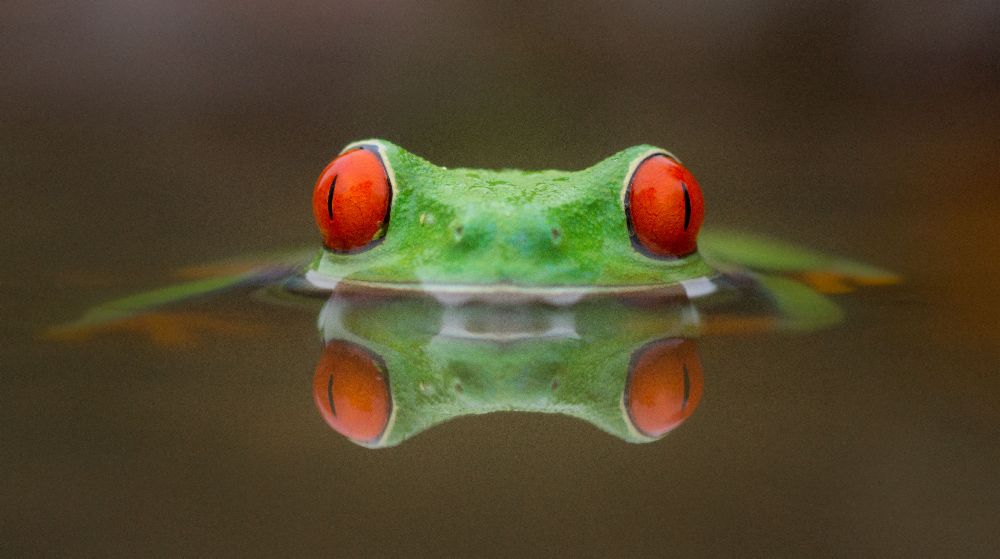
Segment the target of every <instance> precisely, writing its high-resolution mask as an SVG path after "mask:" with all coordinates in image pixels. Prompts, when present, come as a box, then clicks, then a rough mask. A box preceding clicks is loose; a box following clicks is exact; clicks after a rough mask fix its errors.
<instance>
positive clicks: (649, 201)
mask: <svg viewBox="0 0 1000 559" xmlns="http://www.w3.org/2000/svg"><path fill="white" fill-rule="evenodd" d="M625 218H626V220H627V223H628V231H629V235H631V237H632V242H633V244H634V245H635V246H636V247H637V248H639V249H640V250H641V251H642V252H644V253H646V254H648V255H650V256H655V257H661V258H679V257H681V256H687V255H688V254H691V253H692V252H694V251H695V249H696V248H697V245H696V241H697V239H698V230H699V229H700V228H701V222H702V220H703V219H704V218H705V201H704V199H703V198H702V195H701V188H700V187H699V186H698V182H697V181H696V180H695V179H694V175H692V174H691V172H690V171H688V170H687V168H685V167H684V166H683V165H681V164H680V163H679V162H678V161H677V160H675V159H673V158H671V157H668V156H667V155H666V154H662V153H659V154H655V155H651V156H649V157H647V158H646V159H644V160H642V162H641V163H639V166H638V167H636V169H635V172H634V173H632V176H631V178H630V179H629V183H628V186H627V188H626V190H625Z"/></svg>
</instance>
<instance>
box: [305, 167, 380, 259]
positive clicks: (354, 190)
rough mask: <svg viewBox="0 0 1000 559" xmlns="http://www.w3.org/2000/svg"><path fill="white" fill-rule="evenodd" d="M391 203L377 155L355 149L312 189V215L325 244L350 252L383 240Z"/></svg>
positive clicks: (324, 171)
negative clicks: (380, 239)
mask: <svg viewBox="0 0 1000 559" xmlns="http://www.w3.org/2000/svg"><path fill="white" fill-rule="evenodd" d="M391 201H392V187H391V186H390V185H389V177H388V176H387V175H386V171H385V168H384V167H383V166H382V161H381V160H380V159H379V156H378V155H377V154H376V153H374V152H372V151H369V150H368V149H356V150H352V151H349V152H347V153H345V154H343V155H341V156H340V157H338V158H336V159H334V160H333V161H332V162H331V163H330V164H329V165H327V166H326V168H325V169H323V173H322V174H320V176H319V180H317V181H316V187H315V189H314V190H313V204H312V206H313V215H314V216H315V217H316V225H318V226H319V230H320V232H322V233H323V244H324V245H325V246H326V248H328V249H330V250H333V251H336V252H351V251H355V250H357V249H360V248H363V247H365V246H367V245H369V244H370V243H372V242H373V241H375V240H377V239H379V238H381V237H382V236H383V235H384V234H385V229H386V225H387V223H386V222H387V220H388V219H389V204H390V203H391Z"/></svg>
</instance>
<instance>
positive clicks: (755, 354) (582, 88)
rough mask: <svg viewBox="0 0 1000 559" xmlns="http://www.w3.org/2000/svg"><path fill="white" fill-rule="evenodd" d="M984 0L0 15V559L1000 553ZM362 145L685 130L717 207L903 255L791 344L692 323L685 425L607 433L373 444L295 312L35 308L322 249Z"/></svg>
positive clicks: (678, 142)
mask: <svg viewBox="0 0 1000 559" xmlns="http://www.w3.org/2000/svg"><path fill="white" fill-rule="evenodd" d="M997 28H1000V8H998V7H997V4H996V3H995V2H988V1H963V2H955V3H947V4H941V3H934V2H896V1H893V2H857V1H855V2H836V3H806V4H805V5H802V6H796V5H794V4H790V3H783V2H768V3H749V2H716V3H705V2H684V3H661V2H645V3H623V4H617V3H600V4H598V3H593V4H583V3H563V2H557V3H533V4H522V3H505V2H491V3H481V4H470V3H461V2H434V3H429V2H351V3H347V2H343V3H341V2H301V3H295V2H290V3H276V2H259V1H253V2H239V3H237V2H233V3H230V4H229V5H227V4H225V3H221V2H211V3H190V4H186V3H180V2H166V1H150V2H88V3H83V2H50V3H44V4H42V3H36V2H17V1H15V2H8V3H5V4H4V5H3V7H2V8H0V61H2V66H0V68H2V72H3V77H2V79H0V161H2V164H0V232H2V235H3V242H2V243H0V260H2V262H3V266H2V268H0V293H2V296H0V316H2V317H3V320H2V321H0V394H2V402H3V405H2V406H0V425H2V427H0V441H2V444H0V446H2V449H3V450H2V452H0V471H3V472H4V475H3V477H2V478H0V479H2V481H0V503H2V505H0V554H2V555H4V556H10V557H16V556H33V557H34V556H48V555H53V556H136V555H142V556H170V557H177V556H241V557H246V556H346V557H359V556H421V555H427V556H544V557H550V556H560V555H563V556H573V557H580V556H640V557H644V556H645V557H659V556H664V555H686V556H698V555H710V556H728V555H743V556H746V555H750V556H827V555H848V556H858V555H861V556H887V555H888V556H893V555H895V556H923V555H938V556H940V555H945V556H953V555H965V556H996V554H997V553H998V552H1000V537H998V536H997V530H996V512H997V510H998V508H1000V489H998V488H1000V483H998V482H1000V479H998V478H1000V476H998V474H997V467H996V466H997V464H998V463H1000V444H998V440H1000V439H998V436H1000V427H998V426H1000V404H998V402H1000V375H998V373H1000V350H998V348H1000V329H998V325H1000V312H998V309H1000V288H998V282H997V281H996V280H995V278H996V277H997V274H998V273H1000V264H998V262H1000V242H998V238H1000V234H998V233H1000V231H998V226H997V222H996V215H997V212H998V211H1000V142H998V138H1000V111H998V107H1000V93H998V92H1000V39H998V37H1000V35H998V34H997V33H996V29H997ZM372 136H375V137H384V138H387V139H389V140H391V141H394V142H396V143H399V144H400V145H402V146H404V147H406V148H407V149H409V150H411V151H413V152H415V153H417V154H419V155H421V156H424V157H426V158H427V159H429V160H431V161H433V162H435V163H438V164H442V165H447V166H468V167H518V168H546V167H552V168H565V169H576V168H582V167H586V166H589V165H591V164H593V163H594V162H596V161H598V160H600V159H602V158H604V157H606V156H607V155H609V154H611V153H614V152H616V151H618V150H620V149H622V148H624V147H626V146H629V145H634V144H639V143H649V144H653V145H659V146H663V147H665V148H667V149H670V150H672V151H673V152H675V153H676V154H677V155H678V156H679V157H680V158H682V159H683V160H684V162H685V163H686V164H687V165H688V166H689V168H690V169H691V170H692V171H693V172H694V173H695V175H696V176H697V177H698V179H699V182H700V183H701V186H702V188H703V190H704V192H705V196H706V201H707V203H706V207H707V211H706V223H705V226H706V227H707V228H708V227H722V226H725V227H737V228H745V229H748V230H753V231H756V232H762V233H770V234H773V235H777V236H780V237H783V238H787V239H791V240H796V241H800V242H802V243H803V244H806V245H809V246H814V247H818V248H822V249H825V250H829V251H833V252H838V253H842V254H845V255H849V256H852V257H856V258H858V259H860V260H864V261H869V262H873V263H876V264H880V265H883V266H885V267H887V268H889V269H892V270H895V271H897V272H899V273H900V274H902V275H903V276H904V277H905V278H906V280H907V281H906V284H905V285H904V286H902V287H900V288H898V289H897V288H893V289H887V290H881V291H866V292H864V293H861V294H857V295H856V296H854V297H851V298H848V299H847V300H846V301H845V303H844V304H845V310H846V312H847V315H848V317H849V319H848V322H847V323H845V324H844V325H842V326H841V327H839V328H836V329H833V330H828V331H824V332H820V333H816V334H811V335H804V336H790V335H776V336H765V335H755V336H745V337H727V338H718V339H705V340H703V341H702V342H701V343H700V344H699V350H700V353H701V359H702V362H703V365H704V371H705V391H704V397H703V400H702V402H701V405H700V407H699V409H698V410H697V412H696V413H695V414H694V415H693V416H692V417H691V418H690V419H689V420H688V421H687V422H686V423H685V425H683V426H682V427H681V428H679V429H678V430H677V431H675V432H674V433H672V434H671V435H669V436H668V437H666V438H665V439H664V440H662V441H660V442H658V443H654V444H649V445H641V446H633V445H628V444H625V443H623V442H621V441H619V440H617V439H614V438H612V437H610V436H608V435H606V434H604V433H602V432H600V431H598V430H597V429H595V428H593V427H591V426H589V425H587V424H585V423H583V422H579V421H575V420H572V419H569V418H561V417H554V416H545V415H534V414H498V415H488V416H482V417H475V418H466V419H462V420H457V421H454V422H451V423H447V424H444V425H441V426H439V427H436V428H434V429H431V430H429V431H427V432H426V433H423V434H421V435H419V436H418V437H416V438H414V439H413V440H411V441H409V442H407V443H405V444H403V445H401V446H399V447H397V448H394V449H388V450H384V451H369V450H365V449H362V448H360V447H357V446H355V445H353V444H351V443H350V442H348V441H346V440H344V439H343V438H341V437H339V436H338V435H336V434H335V433H334V432H332V431H330V430H329V429H328V428H327V427H326V426H325V424H324V423H323V421H322V419H321V418H320V416H319V414H318V412H317V411H316V409H315V408H314V406H313V403H312V397H311V394H310V382H311V376H312V368H313V366H314V364H315V361H316V359H317V358H318V356H319V345H318V341H317V335H316V332H315V328H314V320H315V317H313V316H311V315H310V314H309V313H306V312H300V311H297V310H295V309H291V308H283V307H269V306H266V305H261V304H247V302H246V301H247V300H246V299H245V298H244V297H242V296H234V297H230V298H220V299H219V300H217V301H214V302H207V303H203V304H202V305H201V307H200V309H201V311H202V312H211V313H212V314H211V315H212V316H216V317H223V318H227V319H232V320H234V321H238V322H236V323H237V324H238V325H239V327H238V328H237V331H236V332H232V333H229V334H226V333H218V332H214V333H213V332H208V333H202V334H199V335H200V339H199V342H200V343H199V344H197V345H195V346H185V347H180V348H161V347H157V346H154V345H152V344H150V343H149V342H148V341H146V340H143V339H142V338H140V337H137V336H132V335H119V336H107V337H104V338H101V339H99V340H97V341H94V342H90V343H84V344H57V343H53V342H48V341H44V340H40V339H38V336H37V333H38V332H39V331H41V330H42V329H44V328H45V327H46V326H47V325H50V324H52V323H54V322H60V321H64V320H67V319H70V318H74V317H76V316H78V315H79V314H80V313H82V312H83V311H84V310H85V309H86V308H88V307H89V306H91V305H92V304H94V303H95V302H98V301H101V300H104V299H108V298H111V297H114V296H118V295H121V294H124V293H128V292H131V291H135V290H139V289H142V288H145V287H149V286H154V285H160V284H163V283H167V282H169V281H171V273H172V271H174V270H176V269H179V268H181V267H183V266H187V265H190V264H196V263H203V262H209V261H213V260H218V259H223V258H227V257H230V256H233V255H238V254H243V253H254V252H259V251H268V250H274V249H280V248H283V247H298V246H309V245H313V244H315V245H317V246H318V244H319V241H318V234H317V233H316V232H315V231H314V230H313V225H312V223H311V216H310V211H309V200H310V191H311V187H312V182H313V180H314V179H315V177H316V175H317V174H318V173H319V171H320V170H321V169H322V167H323V165H324V164H325V163H326V162H327V161H328V159H329V158H330V157H332V156H333V155H334V154H335V153H336V152H337V151H338V150H339V149H340V147H341V146H343V145H344V144H346V143H347V142H349V141H352V140H356V139H361V138H366V137H372Z"/></svg>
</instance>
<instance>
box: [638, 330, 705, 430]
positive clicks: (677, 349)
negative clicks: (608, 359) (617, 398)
mask: <svg viewBox="0 0 1000 559" xmlns="http://www.w3.org/2000/svg"><path fill="white" fill-rule="evenodd" d="M702 383H703V381H702V374H701V361H700V360H699V359H698V353H697V351H696V350H695V347H694V343H693V342H691V341H690V340H684V339H678V338H667V339H663V340H659V341H656V342H653V343H651V344H649V345H647V346H645V347H643V348H640V349H639V350H638V351H636V353H635V355H633V356H632V362H631V364H630V368H629V373H628V382H627V383H626V385H625V394H624V404H625V410H626V411H627V412H628V416H629V419H630V420H631V421H632V425H634V426H635V428H636V429H637V430H639V432H640V433H642V434H644V435H646V436H648V437H654V438H656V437H661V436H663V435H665V434H667V432H669V431H671V430H672V429H674V428H675V427H677V426H678V425H680V424H681V423H683V422H684V420H685V419H687V418H688V417H689V416H690V415H691V414H692V413H694V410H695V408H697V407H698V402H699V401H701V390H702Z"/></svg>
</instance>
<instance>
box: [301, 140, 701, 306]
mask: <svg viewBox="0 0 1000 559" xmlns="http://www.w3.org/2000/svg"><path fill="white" fill-rule="evenodd" d="M359 145H364V146H375V147H377V149H378V151H379V153H380V154H381V155H382V160H383V163H384V164H385V166H386V168H387V170H388V171H389V177H390V182H391V183H392V187H393V197H392V207H391V211H390V216H389V220H388V225H387V229H386V234H385V237H384V239H383V240H382V241H381V242H379V243H377V244H375V246H373V247H372V248H370V249H368V250H364V251H361V252H357V253H352V254H343V253H336V252H331V251H323V253H322V254H321V255H320V257H319V258H318V259H317V260H316V261H315V262H314V263H313V265H312V274H311V276H310V277H311V279H317V280H320V281H319V283H322V280H323V279H326V280H328V281H330V282H337V281H341V280H346V281H350V282H355V283H357V282H362V283H366V284H373V285H374V284H377V285H378V286H380V287H387V286H394V287H404V288H413V289H420V290H434V289H438V288H439V287H441V286H447V288H450V289H453V288H454V287H455V286H456V285H458V286H464V285H471V286H474V288H475V289H496V288H498V287H501V288H503V287H504V286H506V287H508V288H517V287H525V288H557V289H558V288H566V287H571V288H572V287H587V288H597V289H602V290H607V289H613V290H623V289H628V288H634V287H642V286H662V285H663V284H667V283H674V282H678V281H680V280H684V279H690V278H696V277H699V276H705V275H709V274H711V273H712V268H711V267H709V266H708V265H707V264H706V263H705V261H704V260H703V259H702V257H701V255H700V254H698V253H694V254H691V255H689V256H686V257H684V258H678V259H662V258H651V257H649V256H646V255H644V254H641V253H639V252H638V251H637V250H636V249H635V248H634V247H633V246H632V241H631V239H630V238H629V233H628V229H627V225H626V220H625V212H624V209H623V205H622V200H623V193H624V188H625V183H626V182H627V180H628V178H629V177H630V175H631V171H632V170H633V169H634V167H635V166H636V165H637V164H638V162H639V161H641V160H642V159H644V158H645V157H647V156H648V155H650V154H652V153H665V154H666V153H667V152H666V151H665V150H662V149H659V148H655V147H652V146H646V145H642V146H635V147H632V148H629V149H626V150H624V151H622V152H619V153H617V154H615V155H612V156H611V157H609V158H607V159H605V160H604V161H601V162H600V163H598V164H597V165H594V166H593V167H590V168H589V169H584V170H582V171H576V172H568V171H517V170H502V171H486V170H481V169H446V168H444V167H439V166H437V165H434V164H432V163H429V162H428V161H426V160H424V159H421V158H420V157H417V156H416V155H413V154H412V153H410V152H408V151H406V150H404V149H402V148H400V147H399V146H396V145H395V144H392V143H390V142H386V141H384V140H366V141H362V142H356V143H354V144H351V145H349V146H348V147H347V148H345V151H346V150H348V149H351V148H354V147H357V146H359Z"/></svg>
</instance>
